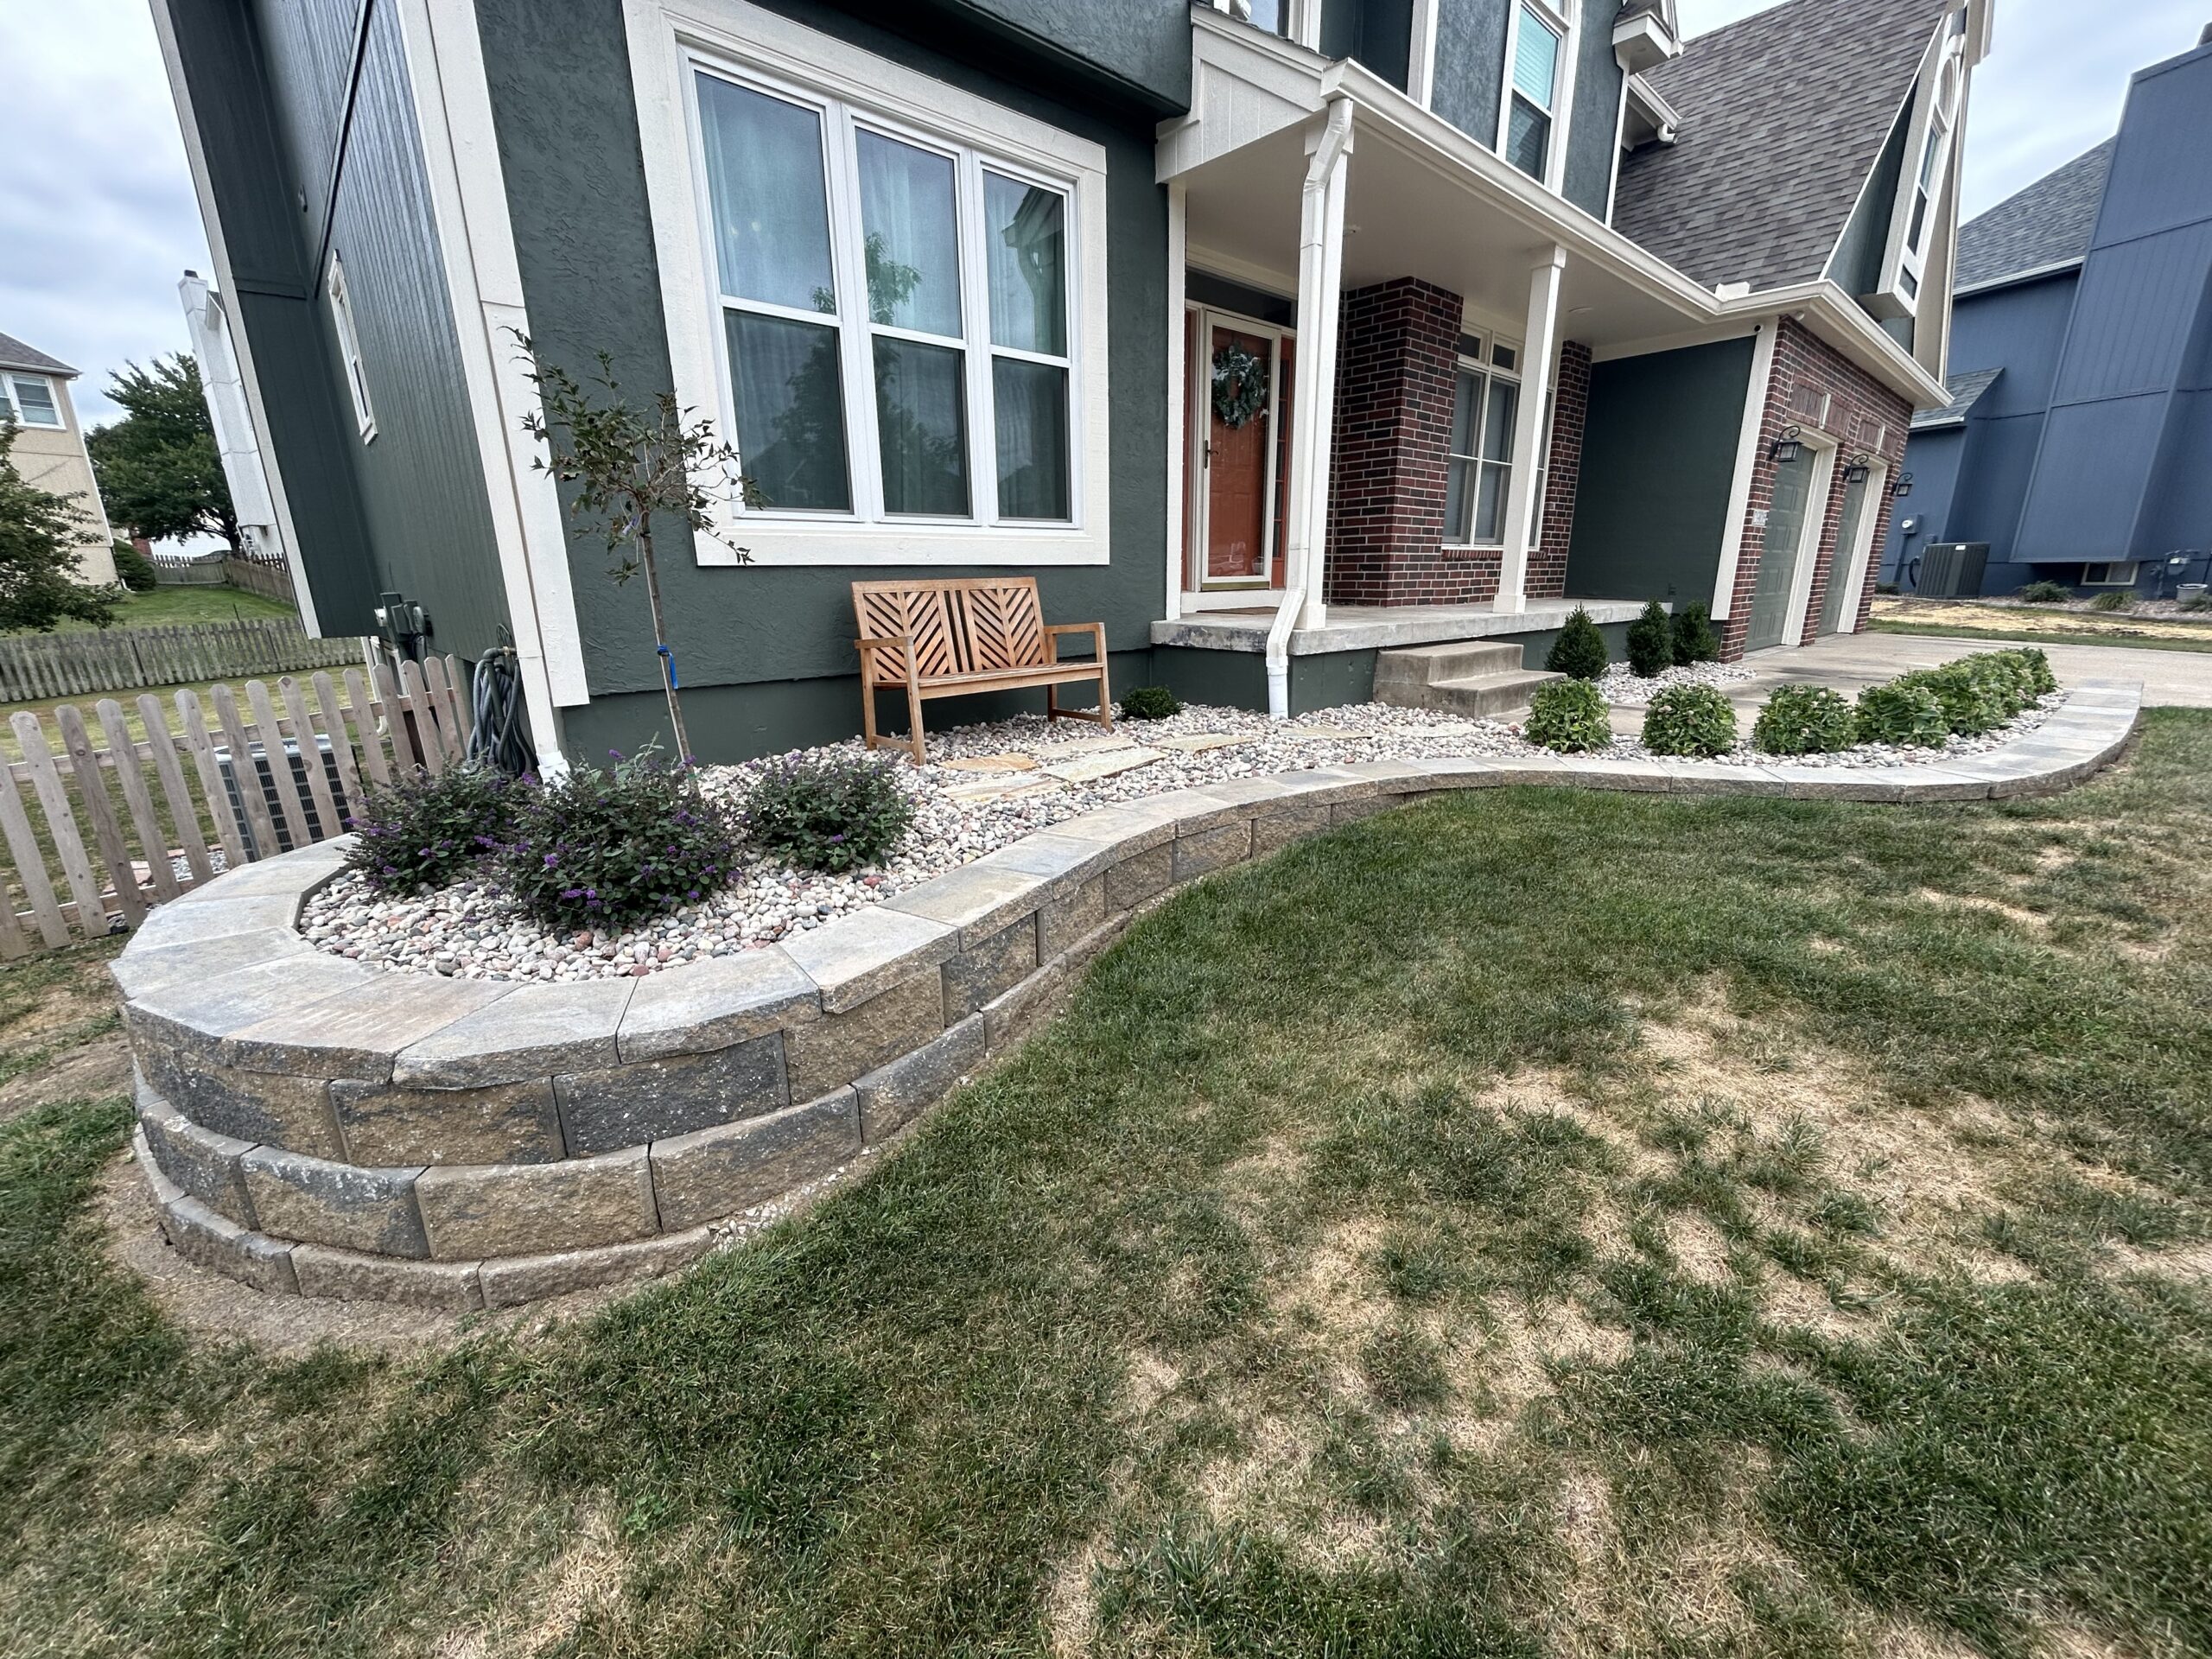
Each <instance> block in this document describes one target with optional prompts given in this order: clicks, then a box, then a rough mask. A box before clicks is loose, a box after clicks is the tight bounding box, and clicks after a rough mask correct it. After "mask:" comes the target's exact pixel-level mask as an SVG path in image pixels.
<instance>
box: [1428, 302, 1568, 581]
mask: <svg viewBox="0 0 2212 1659" xmlns="http://www.w3.org/2000/svg"><path fill="white" fill-rule="evenodd" d="M1460 333H1461V334H1462V335H1463V336H1464V337H1465V338H1466V339H1470V340H1474V341H1475V342H1476V343H1477V346H1478V350H1477V352H1476V353H1475V355H1473V356H1472V357H1470V356H1469V355H1468V354H1467V353H1465V352H1459V353H1454V355H1453V358H1452V397H1454V398H1455V399H1456V398H1457V397H1459V373H1460V371H1462V370H1465V369H1471V370H1473V371H1474V372H1476V373H1478V374H1479V375H1481V376H1482V377H1483V407H1482V410H1481V412H1480V413H1479V414H1478V416H1477V417H1476V422H1475V446H1476V448H1477V449H1478V451H1479V450H1480V448H1481V447H1482V435H1483V432H1484V429H1485V423H1486V422H1487V421H1488V419H1489V416H1490V394H1491V386H1492V385H1495V384H1496V383H1497V382H1498V381H1500V380H1503V381H1504V382H1505V383H1506V384H1507V385H1510V386H1511V387H1512V388H1513V389H1514V395H1515V396H1516V397H1518V396H1519V395H1520V392H1521V370H1520V367H1519V365H1521V364H1522V363H1523V362H1525V361H1526V360H1527V353H1525V352H1524V351H1523V350H1522V346H1521V342H1520V341H1519V340H1507V339H1505V338H1503V336H1501V335H1498V334H1492V333H1491V331H1490V330H1489V329H1487V328H1472V327H1466V328H1462V329H1461V330H1460ZM1500 346H1503V347H1504V348H1505V349H1506V350H1507V351H1509V352H1511V353H1513V361H1514V364H1515V365H1516V366H1514V367H1513V368H1510V369H1501V368H1499V367H1498V366H1497V364H1496V363H1494V362H1493V361H1492V360H1491V359H1492V358H1493V357H1494V356H1495V355H1496V353H1497V349H1498V347H1500ZM1517 407H1518V405H1517V404H1516V408H1517ZM1515 426H1516V429H1517V428H1518V426H1519V422H1518V421H1517V419H1516V422H1515ZM1550 430H1551V429H1550V426H1549V425H1548V423H1547V425H1546V427H1545V431H1546V433H1547V434H1548V433H1549V432H1550ZM1445 442H1446V446H1447V447H1446V450H1445V459H1444V465H1445V467H1446V472H1447V473H1448V472H1449V470H1450V468H1451V467H1452V464H1453V462H1454V461H1457V460H1458V457H1457V456H1456V455H1454V454H1452V451H1451V449H1450V448H1449V447H1448V446H1449V445H1450V442H1451V440H1450V439H1449V438H1446V440H1445ZM1498 464H1499V463H1497V462H1495V461H1482V460H1480V459H1479V458H1478V459H1477V461H1476V463H1475V478H1476V483H1477V488H1478V491H1479V489H1480V485H1481V479H1482V468H1483V467H1486V466H1496V465H1498ZM1503 465H1504V467H1505V479H1506V487H1507V490H1508V491H1509V493H1510V490H1511V488H1512V482H1513V472H1514V469H1515V468H1516V467H1519V466H1520V465H1521V457H1520V456H1518V455H1516V456H1514V457H1513V459H1511V460H1510V461H1506V462H1504V463H1503ZM1537 476H1538V478H1539V479H1540V480H1541V478H1542V476H1543V474H1542V472H1541V470H1540V471H1539V473H1538V474H1537ZM1447 499H1448V493H1447ZM1478 499H1479V496H1478ZM1505 512H1506V508H1505V503H1504V502H1503V501H1500V502H1499V503H1498V531H1497V539H1496V540H1494V541H1487V542H1455V541H1452V540H1451V539H1450V538H1449V535H1448V532H1449V531H1450V530H1451V528H1452V527H1451V526H1450V525H1449V524H1447V525H1446V526H1445V529H1446V531H1447V536H1446V540H1445V542H1444V543H1443V545H1444V548H1445V550H1446V551H1447V552H1452V553H1502V552H1503V551H1504V550H1505ZM1537 512H1538V513H1539V514H1540V515H1541V512H1542V509H1541V506H1539V507H1538V509H1537ZM1538 522H1540V523H1541V517H1540V518H1539V520H1538Z"/></svg>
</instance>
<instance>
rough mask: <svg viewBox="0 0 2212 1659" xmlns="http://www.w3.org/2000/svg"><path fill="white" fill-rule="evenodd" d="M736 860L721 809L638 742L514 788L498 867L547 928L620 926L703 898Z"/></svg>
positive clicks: (686, 772) (685, 770)
mask: <svg viewBox="0 0 2212 1659" xmlns="http://www.w3.org/2000/svg"><path fill="white" fill-rule="evenodd" d="M736 863H737V835H736V830H735V828H734V825H733V823H731V819H730V814H729V810H728V808H726V807H724V806H722V805H721V804H720V803H718V802H715V801H711V800H709V799H708V798H707V795H706V792H705V791H703V790H702V789H701V788H700V787H699V775H698V773H697V772H695V771H694V770H692V769H691V768H690V767H689V766H668V765H665V764H663V763H662V762H661V761H660V760H659V759H658V757H657V756H656V755H655V754H653V753H652V752H651V751H650V750H648V751H647V752H645V753H642V754H639V755H636V756H633V757H632V758H631V759H629V760H624V759H623V758H622V757H621V756H620V755H617V756H616V757H615V764H614V765H613V766H612V767H608V768H601V767H598V766H575V767H572V768H571V769H570V770H569V773H568V775H567V776H566V777H564V778H562V779H559V780H558V781H556V782H554V783H549V784H542V785H539V786H538V787H537V788H536V789H524V790H522V791H518V804H517V807H516V811H515V823H514V833H513V836H512V839H511V840H509V841H508V842H507V844H506V845H505V847H504V848H503V849H501V850H500V854H499V874H500V877H501V880H503V881H504V882H505V886H506V888H507V891H508V892H509V893H511V894H512V895H513V897H514V899H515V901H516V902H517V903H518V904H519V905H520V906H522V907H523V908H524V910H526V911H528V912H530V914H531V915H532V916H533V917H535V918H537V920H539V921H541V922H543V923H545V924H546V925H549V926H554V927H562V928H581V927H621V926H624V925H627V924H629V923H632V922H635V921H640V920H642V919H644V918H646V917H648V916H654V915H658V914H660V913H662V912H666V911H671V910H674V909H675V908H676V907H677V906H679V905H686V904H691V903H695V902H696V901H697V900H699V899H703V898H705V897H706V896H707V895H708V894H709V893H714V892H715V891H716V890H717V889H719V888H721V887H724V886H726V885H727V884H728V881H729V880H730V877H731V876H732V874H734V872H735V868H736Z"/></svg>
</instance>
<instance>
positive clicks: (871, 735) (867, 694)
mask: <svg viewBox="0 0 2212 1659" xmlns="http://www.w3.org/2000/svg"><path fill="white" fill-rule="evenodd" d="M861 736H862V737H864V738H866V739H867V740H868V747H869V748H871V749H873V748H874V747H875V741H876V740H875V683H874V681H873V680H871V679H869V678H868V677H867V676H866V675H862V676H861Z"/></svg>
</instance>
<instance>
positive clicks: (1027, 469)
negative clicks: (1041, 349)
mask: <svg viewBox="0 0 2212 1659" xmlns="http://www.w3.org/2000/svg"><path fill="white" fill-rule="evenodd" d="M991 398H992V401H993V402H994V403H995V404H996V405H997V416H998V417H997V422H996V429H997V432H998V443H999V515H1000V517H1001V518H1060V519H1065V518H1069V517H1071V513H1070V511H1069V507H1068V497H1069V493H1070V492H1069V489H1068V372H1067V371H1066V370H1065V369H1057V368H1054V367H1053V366H1052V365H1051V364H1049V363H1025V362H1023V361H1022V360H1021V359H1019V358H1012V357H1001V358H995V359H992V362H991Z"/></svg>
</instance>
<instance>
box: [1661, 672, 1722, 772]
mask: <svg viewBox="0 0 2212 1659" xmlns="http://www.w3.org/2000/svg"><path fill="white" fill-rule="evenodd" d="M1643 747H1645V748H1647V749H1649V750H1650V751H1651V753H1654V754H1687V755H1695V756H1699V757H1700V758H1702V759H1705V760H1711V759H1712V758H1713V756H1715V755H1719V754H1726V753H1728V751H1729V750H1731V749H1732V748H1734V747H1736V710H1735V709H1734V708H1733V706H1732V705H1731V704H1730V702H1729V701H1728V699H1727V698H1726V696H1723V695H1722V694H1721V693H1719V692H1718V691H1716V690H1713V688H1712V687H1711V686H1709V685H1670V686H1669V687H1668V688H1667V689H1666V690H1664V691H1662V692H1661V693H1660V694H1659V695H1658V696H1656V697H1654V698H1652V699H1651V707H1650V708H1649V709H1647V710H1646V711H1645V713H1644V716H1643Z"/></svg>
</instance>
